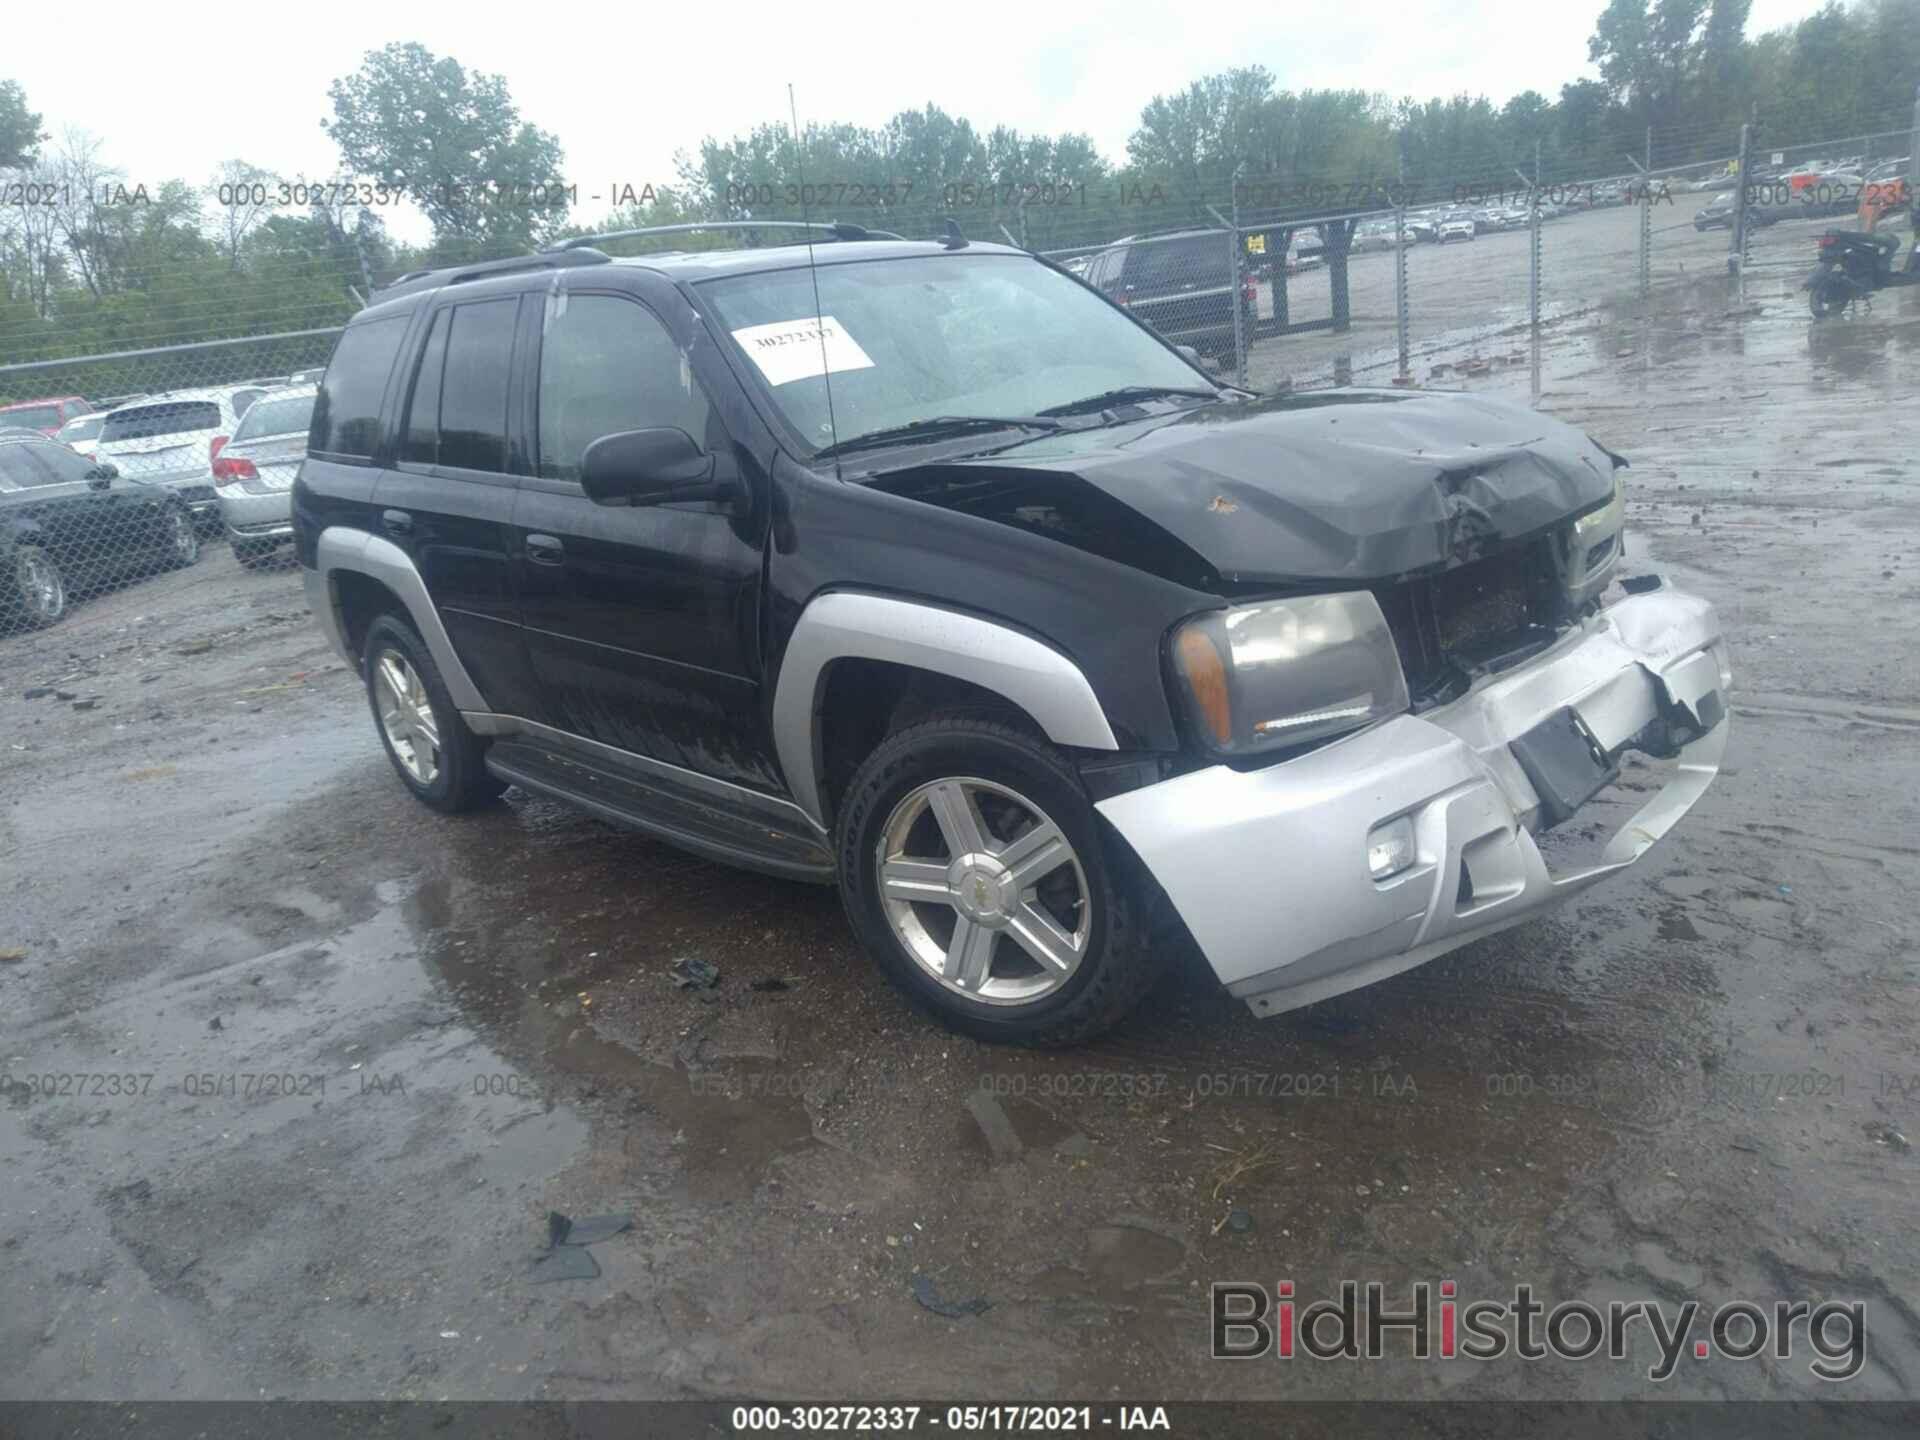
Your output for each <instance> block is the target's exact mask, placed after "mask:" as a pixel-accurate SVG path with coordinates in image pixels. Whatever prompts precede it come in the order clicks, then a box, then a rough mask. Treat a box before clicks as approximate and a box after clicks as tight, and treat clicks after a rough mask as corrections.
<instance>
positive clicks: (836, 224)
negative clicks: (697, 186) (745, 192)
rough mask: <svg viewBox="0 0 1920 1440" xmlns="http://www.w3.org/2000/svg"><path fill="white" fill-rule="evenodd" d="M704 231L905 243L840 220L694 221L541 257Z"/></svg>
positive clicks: (564, 245) (613, 234)
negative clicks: (817, 233)
mask: <svg viewBox="0 0 1920 1440" xmlns="http://www.w3.org/2000/svg"><path fill="white" fill-rule="evenodd" d="M701 230H825V231H826V232H827V233H828V234H829V235H831V236H832V237H833V238H834V239H835V240H904V239H905V238H906V237H905V236H904V235H896V234H894V233H893V232H892V231H891V230H869V229H867V227H866V226H864V225H850V224H847V223H846V222H844V221H840V220H694V221H690V222H688V223H687V224H684V225H647V226H643V227H642V228H641V229H638V230H607V231H604V232H602V233H601V234H598V235H576V236H574V238H573V239H571V240H562V241H561V242H560V243H559V244H558V245H549V246H548V247H547V248H546V249H545V250H542V251H541V252H540V253H541V254H542V255H565V254H569V253H573V252H576V251H579V250H581V249H584V248H585V247H587V246H589V245H598V244H599V243H600V242H601V241H602V240H636V239H639V238H641V237H643V236H648V235H690V234H693V233H695V232H696V231H701Z"/></svg>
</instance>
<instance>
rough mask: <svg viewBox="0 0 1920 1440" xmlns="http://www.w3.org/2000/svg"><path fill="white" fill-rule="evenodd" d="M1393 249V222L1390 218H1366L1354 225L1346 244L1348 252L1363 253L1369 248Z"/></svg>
mask: <svg viewBox="0 0 1920 1440" xmlns="http://www.w3.org/2000/svg"><path fill="white" fill-rule="evenodd" d="M1391 249H1393V222H1392V221H1391V220H1368V221H1365V222H1363V223H1362V224H1359V225H1356V226H1355V227H1354V230H1353V239H1352V241H1351V242H1350V243H1349V245H1348V246H1347V250H1348V253H1349V254H1353V255H1365V254H1366V253H1367V252H1368V251H1370V250H1391Z"/></svg>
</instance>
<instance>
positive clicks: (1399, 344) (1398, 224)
mask: <svg viewBox="0 0 1920 1440" xmlns="http://www.w3.org/2000/svg"><path fill="white" fill-rule="evenodd" d="M1393 338H1394V343H1395V346H1396V348H1397V350H1398V352H1399V357H1400V368H1399V370H1398V371H1397V372H1395V373H1396V374H1397V375H1398V376H1399V378H1400V383H1401V384H1403V385H1404V384H1406V383H1408V382H1409V381H1410V380H1411V379H1412V378H1413V377H1412V375H1411V373H1410V372H1409V370H1408V363H1409V359H1410V357H1409V355H1408V353H1407V152H1406V149H1405V147H1404V146H1402V148H1401V151H1400V183H1399V185H1398V186H1396V187H1395V190H1394V196H1393Z"/></svg>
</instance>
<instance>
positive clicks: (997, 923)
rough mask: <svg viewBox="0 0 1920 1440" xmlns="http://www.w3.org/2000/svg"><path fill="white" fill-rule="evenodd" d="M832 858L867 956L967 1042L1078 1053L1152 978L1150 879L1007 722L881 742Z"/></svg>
mask: <svg viewBox="0 0 1920 1440" xmlns="http://www.w3.org/2000/svg"><path fill="white" fill-rule="evenodd" d="M835 848H836V852H837V855H838V861H839V864H838V869H839V877H840V896H841V900H842V903H843V904H844V905H845V906H846V910H847V916H848V918H849V920H851V921H852V923H853V927H854V929H855V931H856V932H857V933H858V934H859V936H860V939H861V941H862V943H863V944H864V946H865V948H866V950H867V952H868V954H870V955H872V956H873V958H874V960H875V961H876V962H877V963H878V964H879V966H880V968H881V970H882V971H883V972H884V973H885V974H886V976H887V978H888V979H890V980H892V981H893V983H894V984H895V985H897V986H898V987H899V988H900V989H901V990H903V991H905V992H906V994H907V995H909V996H910V997H911V998H913V999H914V1000H915V1001H917V1002H918V1003H919V1004H921V1005H922V1006H923V1007H925V1008H926V1009H928V1010H930V1011H932V1012H933V1013H934V1014H935V1015H936V1016H937V1017H938V1018H939V1019H940V1020H941V1021H942V1022H943V1023H944V1024H946V1025H948V1026H950V1027H951V1028H953V1029H955V1030H959V1031H962V1032H963V1033H965V1034H969V1035H972V1036H974V1037H976V1038H978V1039H981V1040H988V1041H997V1042H1001V1043H1013V1044H1021V1045H1071V1044H1077V1043H1078V1042H1080V1041H1082V1040H1085V1039H1087V1038H1089V1037H1090V1036H1093V1035H1097V1034H1099V1033H1100V1032H1101V1031H1102V1030H1105V1029H1107V1028H1109V1027H1110V1026H1112V1025H1113V1024H1114V1023H1116V1022H1117V1021H1118V1020H1119V1019H1120V1018H1121V1017H1122V1016H1124V1015H1125V1014H1126V1013H1127V1012H1128V1011H1129V1010H1131V1009H1132V1008H1133V1007H1134V1005H1135V1004H1136V1003H1138V1001H1139V1000H1140V997H1141V996H1142V995H1144V994H1145V993H1146V990H1147V988H1148V987H1149V985H1150V984H1151V983H1152V981H1153V979H1154V978H1155V976H1156V975H1157V974H1158V971H1159V967H1158V966H1157V965H1156V964H1155V963H1154V957H1153V954H1152V952H1151V950H1150V949H1149V947H1148V946H1147V944H1146V940H1145V933H1144V926H1142V925H1141V924H1140V923H1138V921H1137V919H1136V917H1138V916H1140V915H1143V914H1144V913H1145V912H1146V910H1147V909H1148V908H1149V907H1148V897H1149V896H1150V895H1152V894H1153V884H1152V881H1151V879H1150V878H1148V877H1147V876H1146V875H1145V874H1144V873H1143V872H1142V871H1141V870H1140V867H1139V865H1138V862H1137V861H1135V860H1134V859H1133V856H1132V855H1131V853H1130V852H1128V851H1127V850H1126V849H1125V847H1124V845H1121V844H1119V843H1118V842H1117V841H1116V842H1112V843H1111V845H1110V844H1109V842H1108V841H1107V840H1106V838H1105V836H1104V834H1103V832H1102V830H1101V826H1100V820H1099V817H1098V816H1097V815H1095V813H1094V810H1093V806H1092V804H1091V803H1090V802H1089V801H1088V799H1087V795H1086V791H1085V790H1084V788H1083V787H1082V786H1081V784H1080V778H1079V776H1078V774H1077V773H1076V772H1075V771H1074V769H1073V766H1072V764H1071V763H1070V762H1069V761H1068V759H1067V758H1066V757H1065V756H1064V755H1062V754H1061V753H1060V752H1059V751H1057V750H1055V749H1054V748H1053V747H1052V746H1051V745H1049V744H1047V743H1046V742H1045V741H1044V740H1043V739H1041V738H1039V737H1038V736H1036V735H1034V734H1032V733H1031V732H1030V731H1029V730H1027V729H1026V728H1025V727H1024V726H1023V725H1021V724H1019V723H1017V717H1011V716H1002V715H1000V714H997V713H995V714H979V713H975V714H954V715H947V716H940V717H935V718H933V719H929V720H927V721H925V722H924V723H922V724H919V725H915V726H912V727H910V728H908V729H905V730H902V731H900V732H898V733H897V734H895V735H893V736H891V737H889V738H888V739H887V740H886V741H884V742H883V743H882V744H881V745H880V747H879V748H878V749H876V750H875V751H874V752H873V754H872V755H870V756H868V757H867V759H866V761H865V762H864V763H863V764H862V765H861V766H860V769H859V770H858V772H856V773H855V775H854V776H853V778H852V780H851V781H850V782H849V783H848V786H847V789H846V793H845V796H844V799H843V803H842V805H841V807H840V816H839V824H838V827H837V832H836V846H835Z"/></svg>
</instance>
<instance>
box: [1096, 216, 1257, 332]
mask: <svg viewBox="0 0 1920 1440" xmlns="http://www.w3.org/2000/svg"><path fill="white" fill-rule="evenodd" d="M1086 278H1087V283H1088V284H1089V285H1092V286H1093V287H1094V288H1095V289H1097V290H1099V291H1100V292H1101V293H1102V294H1104V295H1106V296H1107V297H1108V298H1109V299H1111V300H1113V301H1114V302H1115V303H1116V304H1118V305H1121V306H1123V307H1125V309H1126V310H1127V312H1128V313H1129V314H1131V315H1132V316H1133V317H1134V318H1135V319H1137V320H1140V321H1142V322H1143V323H1145V324H1146V325H1148V326H1151V327H1152V328H1153V329H1154V330H1155V331H1157V332H1158V333H1159V334H1160V335H1162V336H1164V337H1165V338H1166V339H1167V340H1169V341H1171V342H1172V343H1174V344H1176V345H1191V346H1192V347H1193V348H1194V349H1195V350H1198V351H1199V352H1200V353H1201V354H1202V355H1206V356H1209V357H1210V358H1213V359H1215V360H1218V359H1221V358H1223V357H1226V356H1230V355H1232V354H1233V328H1234V320H1233V307H1234V303H1235V295H1234V285H1233V262H1232V259H1231V257H1230V255H1229V253H1228V238H1227V232H1226V231H1224V230H1201V229H1187V230H1174V231H1168V232H1166V233H1164V234H1160V235H1137V236H1128V237H1127V238H1125V239H1123V240H1118V241H1116V242H1114V244H1113V245H1111V246H1109V247H1108V248H1107V249H1105V250H1103V251H1101V252H1100V253H1099V254H1098V255H1096V256H1094V257H1093V261H1092V263H1091V264H1089V265H1088V267H1087V276H1086ZM1254 293H1255V291H1254V279H1253V276H1252V275H1250V274H1247V275H1242V277H1241V284H1240V294H1239V297H1238V302H1239V305H1240V307H1241V323H1242V325H1243V327H1244V332H1245V333H1246V334H1248V335H1251V334H1252V333H1253V316H1254Z"/></svg>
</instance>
